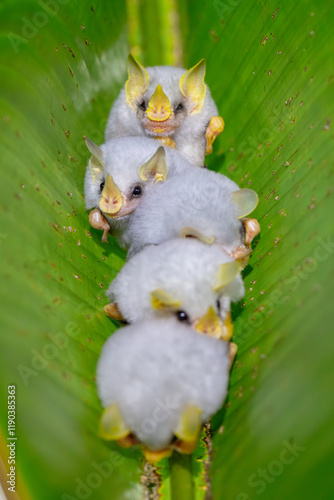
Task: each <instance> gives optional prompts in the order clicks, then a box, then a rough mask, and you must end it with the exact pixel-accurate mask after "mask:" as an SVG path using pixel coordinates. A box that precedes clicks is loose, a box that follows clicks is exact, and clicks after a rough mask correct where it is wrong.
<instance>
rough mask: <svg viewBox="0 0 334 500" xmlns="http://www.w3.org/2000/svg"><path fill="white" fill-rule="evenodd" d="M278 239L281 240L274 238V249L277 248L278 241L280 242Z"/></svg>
mask: <svg viewBox="0 0 334 500" xmlns="http://www.w3.org/2000/svg"><path fill="white" fill-rule="evenodd" d="M280 239H281V238H275V241H274V247H276V246H277V243H278V242H279V240H280Z"/></svg>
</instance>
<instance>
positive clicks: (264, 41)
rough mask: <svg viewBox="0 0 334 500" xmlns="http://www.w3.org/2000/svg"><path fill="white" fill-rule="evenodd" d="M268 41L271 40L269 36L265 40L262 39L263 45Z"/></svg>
mask: <svg viewBox="0 0 334 500" xmlns="http://www.w3.org/2000/svg"><path fill="white" fill-rule="evenodd" d="M268 40H269V36H265V37H264V38H262V40H261V43H262V45H265V44H266V43H267V41H268Z"/></svg>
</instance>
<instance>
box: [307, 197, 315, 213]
mask: <svg viewBox="0 0 334 500" xmlns="http://www.w3.org/2000/svg"><path fill="white" fill-rule="evenodd" d="M315 201H316V197H315V196H313V198H312V201H311V203H310V204H309V206H308V207H307V208H308V209H309V210H313V209H314V207H315Z"/></svg>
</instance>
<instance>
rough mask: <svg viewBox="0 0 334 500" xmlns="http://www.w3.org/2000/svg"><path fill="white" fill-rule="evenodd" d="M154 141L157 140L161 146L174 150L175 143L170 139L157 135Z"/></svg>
mask: <svg viewBox="0 0 334 500" xmlns="http://www.w3.org/2000/svg"><path fill="white" fill-rule="evenodd" d="M155 139H157V140H158V141H159V142H160V143H161V144H162V145H163V146H169V147H170V148H173V149H175V148H176V145H175V142H174V141H173V139H172V138H171V137H168V136H166V137H165V136H161V135H157V136H156V137H155Z"/></svg>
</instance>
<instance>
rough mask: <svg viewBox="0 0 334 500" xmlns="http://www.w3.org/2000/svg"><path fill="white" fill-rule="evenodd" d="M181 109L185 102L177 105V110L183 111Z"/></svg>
mask: <svg viewBox="0 0 334 500" xmlns="http://www.w3.org/2000/svg"><path fill="white" fill-rule="evenodd" d="M181 109H183V104H181V103H180V104H179V105H178V106H177V107H176V110H175V111H181Z"/></svg>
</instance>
